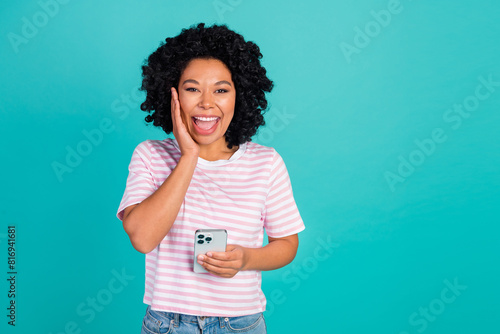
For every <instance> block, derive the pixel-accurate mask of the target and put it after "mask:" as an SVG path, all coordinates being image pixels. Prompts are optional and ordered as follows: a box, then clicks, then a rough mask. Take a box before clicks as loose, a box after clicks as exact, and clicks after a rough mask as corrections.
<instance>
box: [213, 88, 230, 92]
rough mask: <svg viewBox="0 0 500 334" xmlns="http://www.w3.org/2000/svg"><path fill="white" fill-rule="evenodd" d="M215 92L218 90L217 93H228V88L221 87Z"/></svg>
mask: <svg viewBox="0 0 500 334" xmlns="http://www.w3.org/2000/svg"><path fill="white" fill-rule="evenodd" d="M215 92H216V93H227V92H228V90H227V89H224V88H221V89H217V90H216V91H215Z"/></svg>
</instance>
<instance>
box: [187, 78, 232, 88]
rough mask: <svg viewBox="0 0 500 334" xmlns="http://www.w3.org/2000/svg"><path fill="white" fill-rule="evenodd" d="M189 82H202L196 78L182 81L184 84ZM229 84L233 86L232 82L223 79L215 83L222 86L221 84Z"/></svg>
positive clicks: (197, 83)
mask: <svg viewBox="0 0 500 334" xmlns="http://www.w3.org/2000/svg"><path fill="white" fill-rule="evenodd" d="M187 83H194V84H196V85H199V84H200V83H199V82H198V81H196V80H194V79H187V80H184V82H183V83H182V84H183V85H185V84H187ZM224 84H226V85H229V86H231V87H233V85H231V83H230V82H229V81H226V80H222V81H217V82H216V83H215V85H216V86H220V85H224Z"/></svg>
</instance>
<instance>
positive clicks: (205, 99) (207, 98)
mask: <svg viewBox="0 0 500 334" xmlns="http://www.w3.org/2000/svg"><path fill="white" fill-rule="evenodd" d="M198 105H199V106H200V107H201V108H203V109H209V108H212V107H213V106H214V97H213V95H212V94H211V93H210V92H207V91H205V92H203V93H202V94H201V97H200V102H199V104H198Z"/></svg>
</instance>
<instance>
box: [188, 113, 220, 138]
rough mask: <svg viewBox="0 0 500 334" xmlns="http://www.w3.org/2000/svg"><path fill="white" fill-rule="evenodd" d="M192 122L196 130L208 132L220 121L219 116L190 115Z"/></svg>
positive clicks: (201, 132) (203, 132)
mask: <svg viewBox="0 0 500 334" xmlns="http://www.w3.org/2000/svg"><path fill="white" fill-rule="evenodd" d="M192 120H193V123H194V125H195V128H196V130H197V132H199V133H200V134H204V135H206V134H210V133H212V132H213V131H215V129H216V125H217V124H218V123H219V121H220V117H217V116H214V117H204V116H195V117H192Z"/></svg>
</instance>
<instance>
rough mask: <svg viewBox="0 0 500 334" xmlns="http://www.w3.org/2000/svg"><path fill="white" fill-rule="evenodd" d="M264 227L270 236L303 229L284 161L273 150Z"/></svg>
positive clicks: (289, 233)
mask: <svg viewBox="0 0 500 334" xmlns="http://www.w3.org/2000/svg"><path fill="white" fill-rule="evenodd" d="M264 227H265V229H266V233H267V235H268V236H270V237H271V238H282V237H286V236H289V235H292V234H296V233H299V232H300V231H302V230H304V229H305V226H304V222H303V221H302V218H301V216H300V213H299V210H298V208H297V204H296V203H295V199H294V198H293V192H292V185H291V182H290V177H289V176H288V171H287V169H286V166H285V163H284V161H283V159H282V158H281V156H280V155H279V154H278V153H277V152H276V151H275V152H274V156H273V162H272V167H271V173H270V178H269V192H268V195H267V198H266V207H265V212H264Z"/></svg>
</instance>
